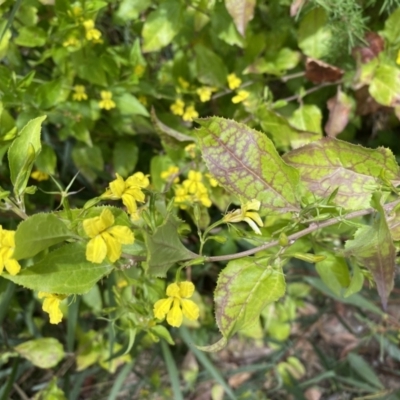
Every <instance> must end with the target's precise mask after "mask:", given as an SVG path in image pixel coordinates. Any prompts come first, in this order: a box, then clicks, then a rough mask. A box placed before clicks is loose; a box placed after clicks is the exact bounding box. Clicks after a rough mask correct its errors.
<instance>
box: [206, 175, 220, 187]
mask: <svg viewBox="0 0 400 400" xmlns="http://www.w3.org/2000/svg"><path fill="white" fill-rule="evenodd" d="M205 176H206V177H207V178H208V181H209V182H210V186H211V187H217V186H218V181H217V180H216V179H215V178H214V177H213V176H212V175H211V174H205Z"/></svg>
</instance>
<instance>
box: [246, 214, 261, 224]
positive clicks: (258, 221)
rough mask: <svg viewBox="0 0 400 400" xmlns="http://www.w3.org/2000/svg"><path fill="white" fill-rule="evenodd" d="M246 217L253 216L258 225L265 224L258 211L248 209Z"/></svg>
mask: <svg viewBox="0 0 400 400" xmlns="http://www.w3.org/2000/svg"><path fill="white" fill-rule="evenodd" d="M245 217H248V218H251V219H252V220H253V221H254V222H255V223H256V224H257V225H258V226H264V224H263V222H262V219H261V217H260V216H259V215H258V213H256V212H251V211H248V212H247V213H246V214H245Z"/></svg>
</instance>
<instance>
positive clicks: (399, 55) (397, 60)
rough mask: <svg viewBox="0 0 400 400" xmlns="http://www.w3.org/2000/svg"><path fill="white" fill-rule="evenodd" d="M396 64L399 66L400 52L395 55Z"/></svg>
mask: <svg viewBox="0 0 400 400" xmlns="http://www.w3.org/2000/svg"><path fill="white" fill-rule="evenodd" d="M396 64H398V65H400V50H399V51H398V53H397V58H396Z"/></svg>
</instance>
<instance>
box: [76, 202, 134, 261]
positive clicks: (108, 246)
mask: <svg viewBox="0 0 400 400" xmlns="http://www.w3.org/2000/svg"><path fill="white" fill-rule="evenodd" d="M114 222H115V219H114V215H113V214H112V212H111V211H110V210H109V209H108V208H106V209H104V210H103V212H102V213H101V214H100V216H98V217H94V218H88V219H85V220H84V221H83V229H84V231H85V233H86V235H88V236H89V237H90V240H89V242H88V244H87V245H86V259H87V260H88V261H91V262H93V263H97V264H100V263H101V262H102V261H103V260H104V259H105V258H106V257H108V259H109V260H110V261H111V262H115V261H117V260H118V259H119V258H120V257H121V252H122V246H121V245H122V244H131V243H133V242H134V240H135V237H134V236H133V233H132V231H131V230H130V229H129V228H128V227H127V226H120V225H116V226H113V225H114Z"/></svg>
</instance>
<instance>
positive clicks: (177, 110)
mask: <svg viewBox="0 0 400 400" xmlns="http://www.w3.org/2000/svg"><path fill="white" fill-rule="evenodd" d="M184 107H185V103H184V102H183V101H182V100H181V99H176V100H175V103H173V104H171V107H170V110H171V111H172V114H175V115H183V112H184Z"/></svg>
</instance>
